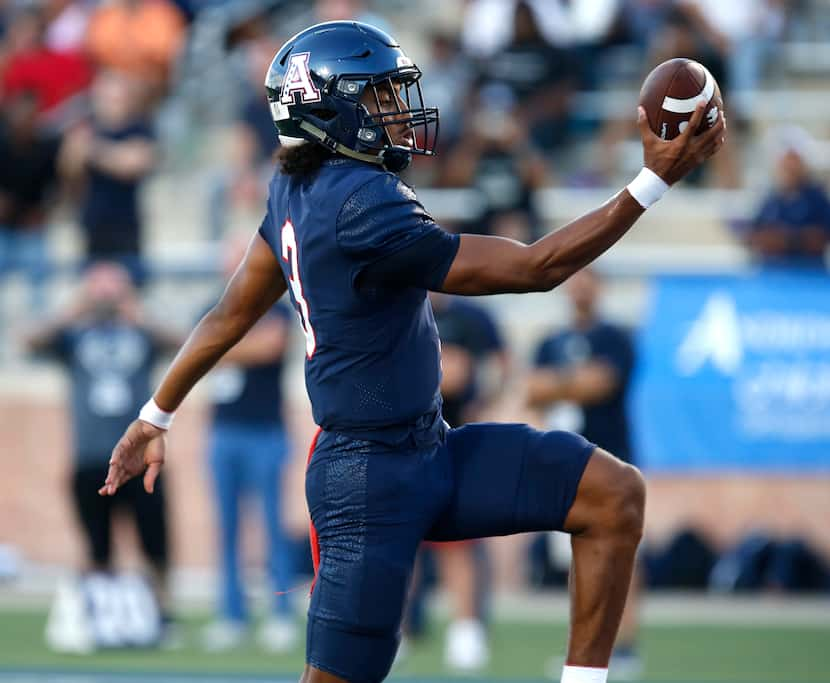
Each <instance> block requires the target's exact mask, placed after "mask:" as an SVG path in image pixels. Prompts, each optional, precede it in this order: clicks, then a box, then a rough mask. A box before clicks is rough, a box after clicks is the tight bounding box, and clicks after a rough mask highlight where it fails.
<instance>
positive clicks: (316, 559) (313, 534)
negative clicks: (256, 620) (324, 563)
mask: <svg viewBox="0 0 830 683" xmlns="http://www.w3.org/2000/svg"><path fill="white" fill-rule="evenodd" d="M322 431H323V430H322V428H320V427H318V428H317V432H316V433H315V434H314V438H313V439H312V440H311V447H310V448H309V449H308V460H306V463H305V468H306V471H308V466H309V465H310V464H311V456H312V455H314V449H315V448H316V447H317V439H318V438H319V437H320V432H322ZM308 540H309V541H310V542H311V561H312V563H313V564H314V578H313V579H312V580H311V588H310V589H309V591H308V592H309V595H310V594H311V593H312V592H313V591H314V584H315V582H316V581H317V570H318V569H319V568H320V541H319V540H318V539H317V529H315V528H314V522H312V521H311V519H309V521H308Z"/></svg>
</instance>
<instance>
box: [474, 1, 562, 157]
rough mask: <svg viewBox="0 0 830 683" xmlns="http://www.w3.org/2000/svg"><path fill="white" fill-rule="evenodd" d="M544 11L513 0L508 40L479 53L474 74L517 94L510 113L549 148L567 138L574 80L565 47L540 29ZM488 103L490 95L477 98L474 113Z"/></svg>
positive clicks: (485, 83) (483, 81) (484, 82)
mask: <svg viewBox="0 0 830 683" xmlns="http://www.w3.org/2000/svg"><path fill="white" fill-rule="evenodd" d="M546 6H547V5H546ZM473 7H475V5H474V6H473ZM543 14H544V13H543V12H540V11H538V10H534V9H533V7H532V6H531V4H530V3H528V2H527V1H526V0H519V1H518V2H516V3H515V9H514V12H513V14H512V16H510V17H507V25H508V26H512V31H511V33H510V36H509V40H508V41H507V42H506V43H505V44H504V45H503V46H502V45H500V46H499V48H498V50H497V51H496V52H494V53H492V54H484V55H483V56H482V57H481V58H480V59H479V62H478V71H479V73H478V79H479V83H480V84H481V86H483V87H482V88H481V91H484V90H485V89H486V87H487V86H489V85H491V84H500V85H503V86H506V87H507V88H508V89H509V90H510V91H511V92H512V94H513V97H514V98H515V100H516V105H517V106H516V108H515V111H514V116H515V117H516V119H517V122H518V124H519V126H520V127H521V128H522V129H524V130H527V131H529V133H530V138H531V139H532V140H533V141H534V142H535V143H536V144H538V145H539V146H541V147H542V148H543V149H545V150H551V149H553V148H554V147H556V146H558V145H561V144H562V143H563V142H564V141H565V140H566V138H567V133H568V107H569V99H570V95H571V93H572V91H573V88H574V85H575V80H574V79H573V78H572V73H573V69H572V64H571V58H570V54H569V52H568V50H567V49H564V48H559V47H554V46H553V45H552V44H551V43H550V42H549V41H548V40H547V39H546V37H545V35H544V34H543V32H542V27H541V24H540V16H541V15H543ZM490 106H492V103H491V102H490V101H489V100H487V99H482V100H481V101H480V102H479V106H478V110H477V111H476V112H475V113H476V114H486V113H487V111H488V109H489V107H490ZM493 134H496V131H493Z"/></svg>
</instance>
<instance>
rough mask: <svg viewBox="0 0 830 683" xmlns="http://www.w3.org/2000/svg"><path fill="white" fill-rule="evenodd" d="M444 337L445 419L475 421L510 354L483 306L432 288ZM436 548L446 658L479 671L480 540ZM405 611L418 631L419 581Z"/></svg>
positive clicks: (483, 563) (482, 661)
mask: <svg viewBox="0 0 830 683" xmlns="http://www.w3.org/2000/svg"><path fill="white" fill-rule="evenodd" d="M429 298H430V302H431V303H432V308H433V312H434V315H435V322H436V324H437V325H438V333H439V336H440V339H441V368H442V371H443V376H442V379H441V396H442V398H443V401H444V404H443V409H442V412H443V414H444V418H445V419H446V420H447V422H448V423H449V424H450V425H451V426H452V427H459V426H461V425H463V424H465V423H467V422H470V421H475V420H476V419H478V418H479V417H480V416H481V414H482V410H483V408H484V406H485V405H486V404H487V403H489V402H491V401H492V400H494V399H495V397H496V395H497V393H498V391H499V390H500V388H501V387H503V386H504V381H505V380H506V378H507V375H508V369H509V368H508V364H509V360H508V356H507V352H506V349H505V346H504V343H503V341H502V338H501V334H500V333H499V330H498V328H497V326H496V323H495V322H494V320H493V319H492V317H491V316H490V314H489V313H488V312H487V311H486V310H485V309H484V308H482V307H481V306H478V305H476V304H474V303H471V302H470V301H468V300H466V299H463V298H460V297H452V296H449V295H446V294H441V293H438V292H430V294H429ZM425 546H426V547H428V548H429V549H430V550H432V551H433V552H434V555H435V560H436V562H437V566H438V574H439V577H440V580H441V582H442V584H443V586H444V588H445V591H446V592H447V593H448V594H449V595H450V597H451V599H452V601H453V605H452V612H451V614H452V617H451V619H452V620H451V622H450V624H449V626H448V627H447V637H446V645H445V650H444V652H445V658H446V664H447V666H448V667H449V668H450V669H452V670H456V671H468V672H469V671H476V670H479V669H481V668H483V667H484V666H486V664H487V662H488V660H489V647H488V644H487V634H486V630H485V627H484V624H483V621H484V618H483V617H484V615H483V611H484V609H485V607H484V600H485V597H484V594H485V593H486V592H487V591H486V584H487V576H486V575H487V556H486V552H485V548H484V546H481V545H479V542H478V541H462V542H456V543H426V544H425ZM422 579H423V575H422V573H421V572H419V574H418V576H417V578H416V580H415V582H414V583H415V584H416V585H414V586H413V588H412V591H411V598H410V605H409V607H408V609H407V622H408V624H407V630H408V631H409V633H410V634H413V635H414V634H416V633H417V632H418V631H420V628H421V627H420V624H418V623H417V622H418V621H420V618H421V617H420V615H421V612H422V606H421V604H420V602H421V601H422V600H423V599H424V592H423V591H422V590H421V588H420V586H419V585H417V584H418V583H420V581H422Z"/></svg>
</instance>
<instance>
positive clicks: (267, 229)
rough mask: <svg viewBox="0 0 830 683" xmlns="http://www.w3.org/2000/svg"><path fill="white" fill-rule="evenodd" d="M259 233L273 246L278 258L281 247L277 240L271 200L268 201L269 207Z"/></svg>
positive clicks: (272, 248)
mask: <svg viewBox="0 0 830 683" xmlns="http://www.w3.org/2000/svg"><path fill="white" fill-rule="evenodd" d="M258 232H259V235H260V237H262V239H264V240H265V241H266V242H267V243H268V246H269V247H271V251H273V252H274V256H276V257H277V258H279V257H280V247H279V244H278V242H277V228H276V224H275V222H274V214H273V213H272V212H271V202H270V201H269V202H268V208H267V209H266V211H265V216H264V217H263V219H262V223H260V224H259V230H258Z"/></svg>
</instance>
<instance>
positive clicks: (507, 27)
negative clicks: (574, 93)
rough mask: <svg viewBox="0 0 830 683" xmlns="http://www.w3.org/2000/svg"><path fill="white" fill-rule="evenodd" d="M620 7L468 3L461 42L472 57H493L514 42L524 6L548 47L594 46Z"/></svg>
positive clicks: (501, 0)
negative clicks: (514, 19) (516, 19)
mask: <svg viewBox="0 0 830 683" xmlns="http://www.w3.org/2000/svg"><path fill="white" fill-rule="evenodd" d="M663 1H667V0H663ZM668 1H670V0H668ZM621 4H622V3H621V2H620V0H471V2H469V3H468V7H467V12H466V16H465V20H464V27H463V31H462V41H463V44H464V48H465V49H466V50H467V51H468V52H469V53H470V54H471V55H474V56H476V57H488V56H492V55H493V54H495V53H497V52H498V51H499V50H502V49H504V48H505V47H506V46H507V45H508V44H509V43H510V41H511V40H515V39H516V37H517V36H516V33H515V31H516V30H517V28H518V24H514V23H513V18H514V17H515V16H517V15H518V12H519V11H520V10H519V6H520V5H524V6H525V8H526V10H529V11H530V13H531V14H532V16H533V21H534V23H535V24H536V25H537V27H538V35H539V37H540V38H543V39H544V41H545V42H547V43H549V44H550V45H556V46H557V47H563V48H569V47H572V46H574V45H585V44H596V43H600V42H602V40H603V39H604V38H605V36H607V35H608V34H609V32H610V31H611V30H612V28H613V25H614V23H615V20H616V19H617V17H618V16H619V14H620V6H621Z"/></svg>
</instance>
